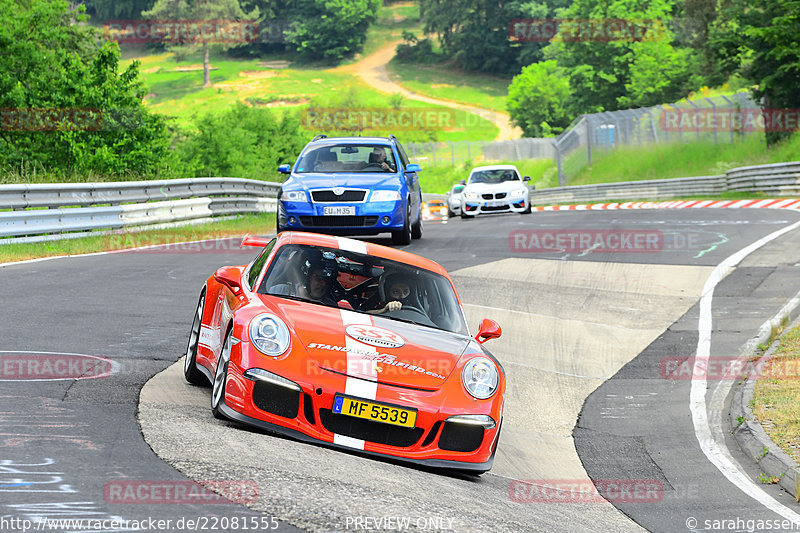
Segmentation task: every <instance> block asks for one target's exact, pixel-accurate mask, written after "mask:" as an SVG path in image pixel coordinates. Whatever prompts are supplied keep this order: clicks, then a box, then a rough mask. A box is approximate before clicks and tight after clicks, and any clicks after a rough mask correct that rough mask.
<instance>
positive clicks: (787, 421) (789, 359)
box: [753, 326, 800, 462]
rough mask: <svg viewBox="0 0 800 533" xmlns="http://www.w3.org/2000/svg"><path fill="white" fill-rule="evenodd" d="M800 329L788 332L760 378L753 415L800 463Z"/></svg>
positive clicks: (774, 440)
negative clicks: (799, 401) (798, 400)
mask: <svg viewBox="0 0 800 533" xmlns="http://www.w3.org/2000/svg"><path fill="white" fill-rule="evenodd" d="M799 370H800V326H796V327H794V328H793V329H791V330H789V331H788V332H786V333H785V334H784V335H783V336H782V337H781V340H780V346H779V347H778V349H777V350H776V351H775V353H774V355H773V357H772V359H771V360H770V361H769V363H768V365H767V367H766V368H765V370H764V373H763V375H762V376H761V377H760V378H759V379H758V381H757V382H756V385H755V391H754V393H753V413H754V414H755V415H756V417H757V418H758V420H759V422H761V425H762V426H764V429H765V430H766V432H767V435H769V438H770V439H772V441H773V442H774V443H775V444H777V445H778V446H780V448H781V449H782V450H783V451H784V452H786V453H787V454H788V455H789V456H790V457H792V458H793V459H794V460H795V461H798V462H800V406H799V405H798V403H797V399H798V398H800V371H799Z"/></svg>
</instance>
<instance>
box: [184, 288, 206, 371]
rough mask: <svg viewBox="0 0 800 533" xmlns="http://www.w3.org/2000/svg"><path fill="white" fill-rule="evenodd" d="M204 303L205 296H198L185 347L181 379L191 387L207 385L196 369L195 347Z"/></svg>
mask: <svg viewBox="0 0 800 533" xmlns="http://www.w3.org/2000/svg"><path fill="white" fill-rule="evenodd" d="M205 303H206V294H205V292H203V294H201V295H200V302H199V303H198V304H197V310H196V311H195V313H194V320H192V330H191V332H189V344H188V345H187V346H186V356H185V359H184V362H183V377H184V378H186V381H188V382H189V383H191V384H192V385H208V380H207V379H206V376H205V375H204V374H203V373H202V372H200V370H198V369H197V347H198V345H199V344H200V328H201V327H202V325H203V308H204V307H205Z"/></svg>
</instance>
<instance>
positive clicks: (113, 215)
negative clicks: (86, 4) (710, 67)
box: [0, 161, 800, 243]
mask: <svg viewBox="0 0 800 533" xmlns="http://www.w3.org/2000/svg"><path fill="white" fill-rule="evenodd" d="M279 189H280V184H279V183H271V182H263V181H257V180H248V179H242V178H200V179H180V180H163V181H131V182H116V183H67V184H63V183H62V184H59V183H47V184H31V185H0V209H5V211H0V237H20V236H37V235H54V234H62V233H68V232H87V231H94V230H114V229H120V228H124V227H131V226H146V225H151V224H161V223H172V222H181V221H190V220H198V219H206V218H209V217H214V216H225V215H235V214H244V213H264V212H270V211H271V212H274V211H275V209H276V205H277V204H276V199H275V196H276V195H277V192H278V190H279ZM726 191H736V192H761V193H766V194H777V195H800V161H795V162H790V163H776V164H772V165H759V166H750V167H742V168H735V169H733V170H730V171H728V172H727V173H726V174H725V175H721V176H700V177H694V178H675V179H664V180H648V181H629V182H622V183H604V184H600V185H578V186H570V187H556V188H552V189H542V190H537V191H531V203H533V204H536V205H542V204H548V203H570V202H593V201H603V200H624V199H651V200H669V199H673V198H681V197H686V196H715V195H718V194H720V193H723V192H726ZM0 243H2V240H0Z"/></svg>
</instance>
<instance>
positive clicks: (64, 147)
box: [0, 0, 174, 175]
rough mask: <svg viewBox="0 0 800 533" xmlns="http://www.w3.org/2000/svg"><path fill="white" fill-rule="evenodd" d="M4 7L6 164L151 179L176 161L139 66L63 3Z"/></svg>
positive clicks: (0, 64) (0, 42)
mask: <svg viewBox="0 0 800 533" xmlns="http://www.w3.org/2000/svg"><path fill="white" fill-rule="evenodd" d="M5 4H6V5H7V6H8V8H7V9H2V10H0V113H1V114H2V127H0V164H6V165H8V164H11V165H16V164H22V163H23V162H30V163H34V164H37V165H41V166H44V167H45V168H46V169H47V170H52V171H54V172H56V173H58V172H63V173H68V172H76V173H88V172H98V173H103V174H117V175H124V174H129V173H154V172H156V171H157V170H158V169H159V168H163V167H164V165H169V164H172V163H173V162H174V159H173V158H172V155H171V152H170V150H169V134H168V131H167V126H166V123H165V122H164V120H163V119H162V118H161V117H159V116H156V115H152V114H150V113H149V112H147V110H146V109H145V108H144V105H143V103H142V101H143V98H144V95H145V94H146V91H145V89H144V87H142V85H141V84H140V82H139V81H138V64H137V63H135V62H134V63H133V64H131V65H130V66H129V67H128V68H127V69H125V70H124V71H122V72H120V71H119V57H120V56H119V48H118V47H117V45H116V44H113V43H108V42H104V41H103V40H102V38H101V34H100V32H99V31H97V30H96V29H94V28H92V27H91V26H88V25H87V24H85V22H86V16H85V15H84V14H83V9H84V8H83V6H80V7H78V8H73V7H71V6H70V4H68V3H67V2H66V1H64V0H36V1H32V2H28V1H25V0H14V1H10V2H9V1H6V2H5Z"/></svg>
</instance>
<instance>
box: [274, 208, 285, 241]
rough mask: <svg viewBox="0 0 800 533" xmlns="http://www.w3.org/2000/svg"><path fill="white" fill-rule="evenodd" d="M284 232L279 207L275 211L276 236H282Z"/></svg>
mask: <svg viewBox="0 0 800 533" xmlns="http://www.w3.org/2000/svg"><path fill="white" fill-rule="evenodd" d="M282 231H285V229H284V228H282V227H281V213H280V207H278V209H277V210H276V211H275V235H280V233H281V232H282Z"/></svg>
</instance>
